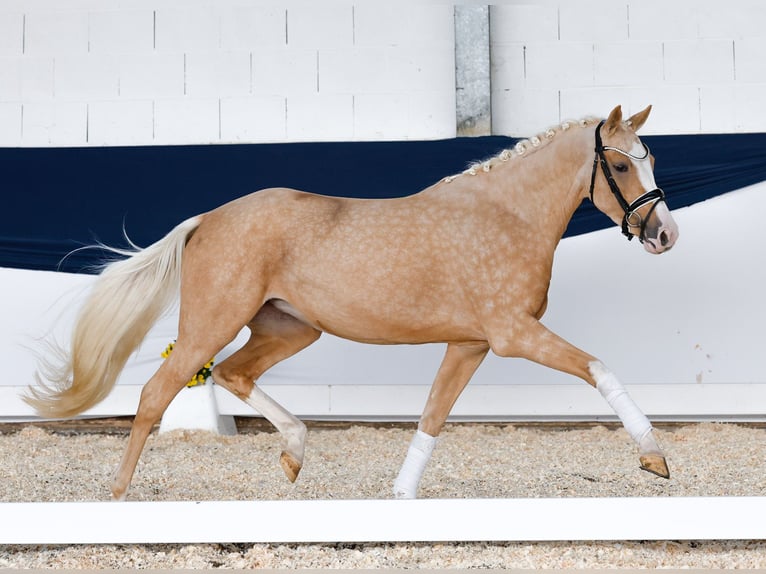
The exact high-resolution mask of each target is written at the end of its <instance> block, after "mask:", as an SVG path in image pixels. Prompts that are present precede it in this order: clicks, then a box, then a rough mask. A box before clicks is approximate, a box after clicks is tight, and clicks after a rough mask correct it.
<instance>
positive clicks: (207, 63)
mask: <svg viewBox="0 0 766 574" xmlns="http://www.w3.org/2000/svg"><path fill="white" fill-rule="evenodd" d="M249 93H250V54H249V53H248V52H204V53H197V52H192V53H191V54H188V55H187V56H186V95H188V96H190V97H192V98H199V97H211V98H214V97H231V96H244V95H247V94H249Z"/></svg>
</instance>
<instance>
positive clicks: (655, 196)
mask: <svg viewBox="0 0 766 574" xmlns="http://www.w3.org/2000/svg"><path fill="white" fill-rule="evenodd" d="M604 122H605V120H601V123H599V124H598V127H596V157H594V158H593V171H592V172H591V176H590V200H591V202H593V187H594V186H595V184H596V168H597V167H598V164H599V163H601V171H603V172H604V177H605V178H606V182H607V183H608V184H609V189H610V190H612V194H613V195H614V197H615V199H617V203H619V204H620V207H621V208H622V211H623V212H624V213H625V215H624V216H623V218H622V234H623V235H624V236H625V237H627V238H628V240H631V239H633V234H632V233H631V232H630V229H631V228H633V229H636V228H638V230H639V233H638V240H639V241H640V242H641V243H643V242H644V233H645V231H646V222H647V221H648V220H649V218H650V217H651V215H652V212H653V211H654V210H655V208H656V207H657V204H658V203H659V202H660V201H665V192H663V191H662V190H661V189H660V188H659V187H658V188H655V189H653V190H651V191H647V192H646V193H644V194H642V195H640V196H638V197H637V198H636V199H635V200H634V201H633V203H628V202H627V201H626V200H625V198H624V197H623V195H622V192H621V191H620V188H619V187H618V186H617V182H616V181H614V177H612V171H611V170H610V169H609V164H608V163H607V161H606V156H605V155H604V151H605V150H611V151H616V152H617V153H621V154H622V155H624V156H626V157H628V158H630V159H633V160H636V161H644V160H647V159H649V147H648V146H647V145H646V144H645V143H643V142H642V145H643V146H644V151H645V153H644V155H643V156H641V157H639V156H635V155H633V154H631V153H628V152H626V151H625V150H621V149H619V148H616V147H611V146H605V145H604V144H603V142H602V141H601V126H603V125H604ZM648 203H651V204H652V205H651V207H650V208H649V212H648V213H647V214H646V217H642V216H641V214H640V213H638V210H639V209H641V208H642V207H643V206H644V205H646V204H648ZM593 204H594V205H595V202H593Z"/></svg>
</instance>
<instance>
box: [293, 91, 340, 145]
mask: <svg viewBox="0 0 766 574" xmlns="http://www.w3.org/2000/svg"><path fill="white" fill-rule="evenodd" d="M287 139H288V140H291V141H321V140H326V141H347V140H353V139H354V98H353V96H351V95H349V94H307V95H296V96H290V97H288V98H287Z"/></svg>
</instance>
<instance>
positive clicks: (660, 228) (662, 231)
mask: <svg viewBox="0 0 766 574" xmlns="http://www.w3.org/2000/svg"><path fill="white" fill-rule="evenodd" d="M677 239H678V225H676V222H675V221H674V220H673V216H672V215H671V214H670V210H669V209H668V208H667V206H666V205H665V202H664V201H663V202H660V203H658V205H657V207H656V209H655V210H654V212H653V213H652V216H651V217H650V218H649V221H648V222H647V224H646V228H645V230H644V242H643V244H644V249H646V250H647V251H648V252H649V253H654V254H660V253H665V252H666V251H669V250H670V249H671V248H672V247H673V245H675V243H676V240H677Z"/></svg>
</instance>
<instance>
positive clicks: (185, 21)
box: [154, 2, 221, 52]
mask: <svg viewBox="0 0 766 574" xmlns="http://www.w3.org/2000/svg"><path fill="white" fill-rule="evenodd" d="M160 6H161V7H160V8H158V9H157V10H156V11H155V39H154V43H155V49H156V50H157V51H158V52H178V51H182V52H209V51H215V50H217V49H218V48H219V47H220V38H221V36H220V22H219V21H220V15H219V11H218V10H216V9H215V7H213V6H199V5H196V6H194V5H193V6H192V7H191V8H188V7H186V8H185V7H184V6H183V3H182V2H168V3H166V4H162V5H160ZM166 6H168V7H166Z"/></svg>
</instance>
